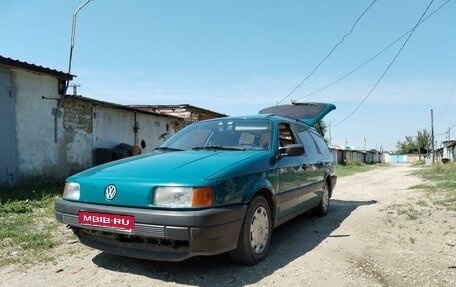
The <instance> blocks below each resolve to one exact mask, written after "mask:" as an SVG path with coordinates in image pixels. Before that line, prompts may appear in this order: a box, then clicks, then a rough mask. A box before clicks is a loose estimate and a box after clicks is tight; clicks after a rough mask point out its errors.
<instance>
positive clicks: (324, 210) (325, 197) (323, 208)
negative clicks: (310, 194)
mask: <svg viewBox="0 0 456 287" xmlns="http://www.w3.org/2000/svg"><path fill="white" fill-rule="evenodd" d="M322 191H323V194H322V196H321V199H320V203H319V204H318V206H317V207H315V208H314V210H313V211H314V213H315V214H316V215H318V216H325V215H326V214H328V210H329V187H328V182H327V181H326V180H325V181H324V183H323V187H322Z"/></svg>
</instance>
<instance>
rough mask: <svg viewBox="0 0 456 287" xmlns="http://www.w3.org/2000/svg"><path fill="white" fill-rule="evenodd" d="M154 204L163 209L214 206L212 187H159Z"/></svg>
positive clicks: (156, 190) (155, 193)
mask: <svg viewBox="0 0 456 287" xmlns="http://www.w3.org/2000/svg"><path fill="white" fill-rule="evenodd" d="M153 204H154V205H155V206H161V207H204V206H210V205H212V189H211V188H210V187H180V186H163V187H157V188H156V189H155V192H154V199H153Z"/></svg>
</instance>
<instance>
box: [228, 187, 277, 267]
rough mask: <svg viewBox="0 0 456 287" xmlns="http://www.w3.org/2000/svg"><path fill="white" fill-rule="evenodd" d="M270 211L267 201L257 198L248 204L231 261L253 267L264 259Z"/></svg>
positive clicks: (269, 234) (269, 226) (268, 238)
mask: <svg viewBox="0 0 456 287" xmlns="http://www.w3.org/2000/svg"><path fill="white" fill-rule="evenodd" d="M271 226H272V223H271V209H270V207H269V204H268V202H267V200H266V199H265V198H264V197H262V196H258V197H255V198H254V199H253V200H252V202H250V204H249V207H248V209H247V213H246V215H245V218H244V223H243V224H242V228H241V232H240V234H239V239H238V245H237V248H236V249H235V250H233V251H231V253H230V256H231V259H232V260H233V261H236V262H238V263H242V264H246V265H254V264H257V263H258V262H260V261H261V260H263V259H264V257H265V256H266V253H267V250H268V248H269V244H270V241H271Z"/></svg>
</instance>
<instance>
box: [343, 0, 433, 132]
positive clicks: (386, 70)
mask: <svg viewBox="0 0 456 287" xmlns="http://www.w3.org/2000/svg"><path fill="white" fill-rule="evenodd" d="M433 2H434V0H431V1H430V2H429V5H428V6H427V7H426V10H424V13H423V15H421V17H420V19H419V20H418V22H417V23H416V25H415V26H414V27H413V29H412V31H411V32H410V34H409V35H408V37H407V39H405V41H404V43H403V44H402V46H401V48H400V49H399V51H398V52H397V53H396V55H395V56H394V58H393V60H392V61H391V62H390V63H389V65H388V67H386V69H385V71H384V72H383V74H382V75H381V76H380V78H379V79H378V80H377V82H376V83H375V85H374V86H373V87H372V89H370V91H369V92H368V93H367V95H366V96H365V97H364V99H363V100H362V101H361V103H360V104H359V105H358V106H357V107H356V108H355V109H354V110H353V111H352V112H351V113H350V114H349V115H348V116H347V117H346V118H345V119H343V120H342V121H341V122H339V123H337V124H335V125H336V126H337V125H340V124H342V123H344V122H345V121H346V120H348V119H349V118H350V117H351V116H352V115H353V114H354V113H355V112H356V111H357V110H358V109H359V108H360V107H361V106H362V105H363V104H364V102H365V101H366V100H367V98H369V96H370V95H371V94H372V92H373V91H374V90H375V88H376V87H377V86H378V84H379V83H380V81H381V80H382V79H383V77H384V76H385V75H386V73H387V72H388V71H389V69H390V68H391V66H392V65H393V64H394V62H395V61H396V59H397V57H398V56H399V54H400V53H401V52H402V49H404V47H405V45H406V44H407V42H408V41H409V39H410V37H412V35H413V33H414V32H415V29H416V27H418V25H419V24H420V22H421V20H422V19H423V18H424V15H426V13H427V11H428V10H429V7H431V5H432V3H433Z"/></svg>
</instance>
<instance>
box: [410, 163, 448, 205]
mask: <svg viewBox="0 0 456 287" xmlns="http://www.w3.org/2000/svg"><path fill="white" fill-rule="evenodd" d="M416 174H417V175H418V176H420V177H421V178H423V179H426V180H427V181H428V182H429V183H425V184H420V185H417V186H413V187H412V188H413V189H420V190H423V191H425V192H426V193H427V195H428V196H429V197H430V198H431V201H432V203H433V204H435V205H439V206H443V207H445V208H446V209H447V210H451V211H456V177H455V175H456V164H454V163H453V164H436V165H432V166H424V167H422V168H420V169H419V170H418V171H416Z"/></svg>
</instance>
